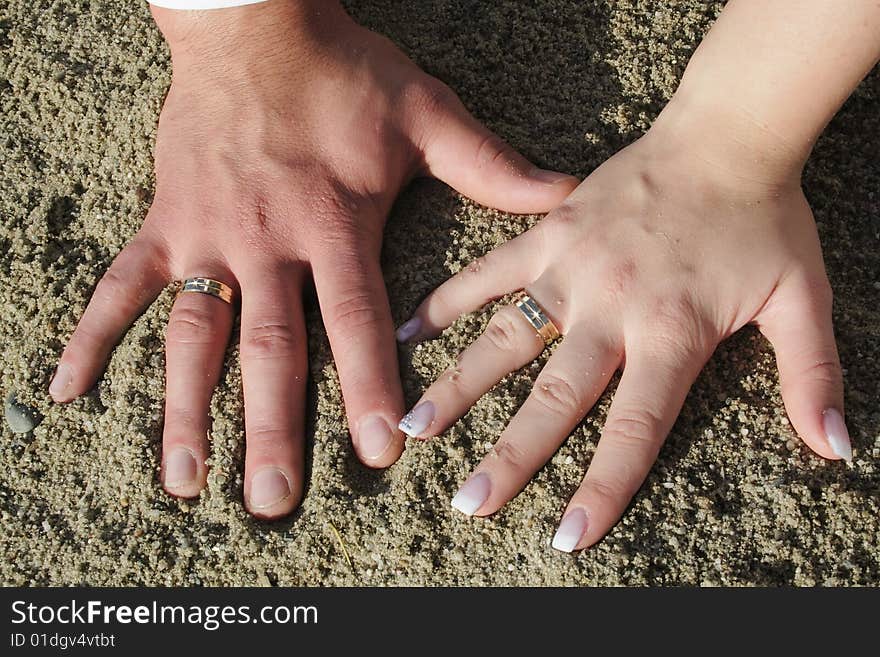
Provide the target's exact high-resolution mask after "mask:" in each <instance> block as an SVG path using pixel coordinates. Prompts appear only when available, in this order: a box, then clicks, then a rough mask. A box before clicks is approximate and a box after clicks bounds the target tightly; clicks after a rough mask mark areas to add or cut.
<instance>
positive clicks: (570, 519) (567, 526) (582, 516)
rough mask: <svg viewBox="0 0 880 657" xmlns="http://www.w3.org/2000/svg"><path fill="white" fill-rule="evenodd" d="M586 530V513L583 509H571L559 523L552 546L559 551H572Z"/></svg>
mask: <svg viewBox="0 0 880 657" xmlns="http://www.w3.org/2000/svg"><path fill="white" fill-rule="evenodd" d="M586 531H587V513H586V511H584V510H583V509H572V510H571V511H569V512H568V513H567V514H566V516H565V517H564V518H563V519H562V522H560V523H559V529H557V530H556V534H555V535H554V536H553V543H552V544H551V545H553V547H554V548H555V549H557V550H559V551H561V552H574V549H575V548H576V547H577V544H578V543H580V542H581V539H582V538H583V537H584V533H586Z"/></svg>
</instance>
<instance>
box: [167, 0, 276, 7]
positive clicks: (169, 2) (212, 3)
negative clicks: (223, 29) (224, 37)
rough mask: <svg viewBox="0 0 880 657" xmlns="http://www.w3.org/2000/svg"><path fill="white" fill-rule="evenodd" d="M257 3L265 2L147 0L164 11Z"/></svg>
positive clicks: (238, 0) (251, 0)
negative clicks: (163, 8)
mask: <svg viewBox="0 0 880 657" xmlns="http://www.w3.org/2000/svg"><path fill="white" fill-rule="evenodd" d="M258 2H266V0H149V3H150V4H151V5H156V6H157V7H165V8H166V9H225V8H226V7H240V6H242V5H255V4H257V3H258Z"/></svg>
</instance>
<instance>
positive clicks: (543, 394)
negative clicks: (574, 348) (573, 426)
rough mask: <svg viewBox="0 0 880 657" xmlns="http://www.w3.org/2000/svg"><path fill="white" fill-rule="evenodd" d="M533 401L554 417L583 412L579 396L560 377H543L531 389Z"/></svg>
mask: <svg viewBox="0 0 880 657" xmlns="http://www.w3.org/2000/svg"><path fill="white" fill-rule="evenodd" d="M532 396H533V397H534V399H535V401H537V402H538V403H539V404H541V405H542V406H544V407H545V408H546V409H547V410H548V411H550V412H551V413H553V414H555V415H560V416H563V417H571V416H573V415H577V414H579V413H581V412H583V410H584V409H583V408H582V403H581V396H580V395H578V393H577V391H576V390H575V388H574V386H573V385H572V384H571V383H570V382H569V381H567V380H566V379H564V378H562V377H560V376H554V375H543V376H540V377H538V380H537V381H535V387H534V388H533V389H532Z"/></svg>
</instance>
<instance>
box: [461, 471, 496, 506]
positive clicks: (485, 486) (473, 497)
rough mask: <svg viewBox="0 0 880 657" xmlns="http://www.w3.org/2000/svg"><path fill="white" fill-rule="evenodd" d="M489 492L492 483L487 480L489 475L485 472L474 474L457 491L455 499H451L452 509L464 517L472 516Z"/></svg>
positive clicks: (487, 497) (483, 502)
mask: <svg viewBox="0 0 880 657" xmlns="http://www.w3.org/2000/svg"><path fill="white" fill-rule="evenodd" d="M491 492H492V482H491V481H490V480H489V475H487V474H486V473H485V472H480V473H479V474H475V475H474V476H473V477H471V478H470V479H468V480H467V481H466V482H465V483H464V486H462V487H461V488H459V489H458V492H457V493H456V494H455V497H453V498H452V502H451V504H452V508H453V509H456V510H458V511H461V512H462V513H463V514H465V515H466V516H472V515H474V514H475V513H476V512H477V510H478V509H479V508H480V507H481V506H483V504H485V503H486V500H488V499H489V493H491Z"/></svg>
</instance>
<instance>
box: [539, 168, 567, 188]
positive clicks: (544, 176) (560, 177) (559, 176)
mask: <svg viewBox="0 0 880 657" xmlns="http://www.w3.org/2000/svg"><path fill="white" fill-rule="evenodd" d="M530 177H531V178H534V179H535V180H538V181H540V182H542V183H547V184H549V185H555V184H556V183H561V182H567V181H572V180H574V181H577V178H575V177H574V176H569V175H568V174H566V173H559V172H558V171H549V170H548V169H540V168H538V167H535V168H534V169H532V173H531V176H530Z"/></svg>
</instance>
